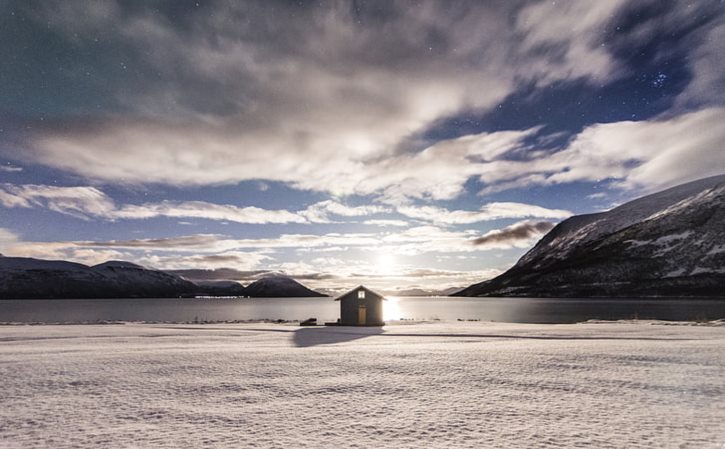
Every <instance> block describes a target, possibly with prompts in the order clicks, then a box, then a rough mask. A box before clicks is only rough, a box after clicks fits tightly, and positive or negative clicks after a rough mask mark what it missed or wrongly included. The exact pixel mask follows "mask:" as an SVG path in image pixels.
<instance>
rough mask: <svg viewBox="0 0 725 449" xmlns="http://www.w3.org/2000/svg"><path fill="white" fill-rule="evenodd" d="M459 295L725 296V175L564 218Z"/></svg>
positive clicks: (458, 294)
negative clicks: (497, 272) (509, 263)
mask: <svg viewBox="0 0 725 449" xmlns="http://www.w3.org/2000/svg"><path fill="white" fill-rule="evenodd" d="M456 296H564V297H566V296H620V297H621V296H725V175H720V176H715V177H711V178H706V179H701V180H698V181H694V182H690V183H687V184H683V185H680V186H677V187H673V188H671V189H668V190H665V191H662V192H659V193H655V194H653V195H649V196H645V197H643V198H640V199H637V200H634V201H631V202H629V203H626V204H623V205H621V206H619V207H617V208H615V209H612V210H610V211H608V212H603V213H598V214H589V215H579V216H575V217H571V218H569V219H567V220H564V221H563V222H561V223H560V224H559V225H557V226H556V227H555V228H554V229H552V230H551V231H550V232H549V233H548V234H547V235H545V236H544V238H542V239H541V240H540V241H539V242H538V243H537V244H536V246H534V248H532V249H531V250H530V251H529V252H528V253H526V254H525V255H524V256H523V257H522V258H521V259H520V260H519V261H518V262H517V263H516V265H514V266H513V267H512V268H511V269H510V270H508V271H507V272H506V273H504V274H502V275H501V276H498V277H497V278H494V279H492V280H490V281H484V282H481V283H479V284H475V285H472V286H470V287H468V288H466V289H464V290H463V291H461V292H459V293H457V294H456Z"/></svg>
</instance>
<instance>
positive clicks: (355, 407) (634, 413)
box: [0, 322, 725, 449]
mask: <svg viewBox="0 0 725 449" xmlns="http://www.w3.org/2000/svg"><path fill="white" fill-rule="evenodd" d="M0 378H2V379H3V392H2V398H3V399H2V407H1V408H0V447H2V448H4V449H5V448H7V449H19V448H23V449H26V448H48V447H53V448H57V449H64V448H92V447H114V448H149V447H153V448H204V447H210V448H211V447H213V448H238V447H254V448H273V447H274V448H279V447H300V448H305V447H308V448H326V447H329V448H338V447H395V448H419V447H427V448H464V447H465V448H468V447H470V448H477V447H507V448H536V447H581V446H589V447H598V448H608V447H611V448H619V447H629V448H641V447H642V448H643V447H657V448H675V447H677V448H680V447H683V448H687V447H691V448H717V447H723V444H725V404H724V403H723V401H722V398H723V395H724V394H725V327H722V326H715V325H713V326H661V325H657V323H656V322H647V323H646V324H645V323H639V322H617V323H585V324H572V325H531V324H504V323H481V322H465V323H445V322H441V323H415V324H407V325H402V324H394V325H389V326H386V327H384V328H342V327H329V328H321V327H315V328H300V327H297V326H291V325H274V324H264V323H259V324H239V325H229V324H226V325H223V324H218V325H203V326H201V325H200V326H194V325H148V324H125V325H105V326H102V325H87V326H81V325H75V326H0Z"/></svg>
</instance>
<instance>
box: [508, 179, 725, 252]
mask: <svg viewBox="0 0 725 449" xmlns="http://www.w3.org/2000/svg"><path fill="white" fill-rule="evenodd" d="M723 192H725V175H720V176H714V177H710V178H705V179H700V180H698V181H693V182H689V183H686V184H682V185H679V186H676V187H672V188H670V189H667V190H664V191H662V192H658V193H654V194H652V195H648V196H645V197H642V198H639V199H636V200H633V201H630V202H628V203H625V204H623V205H621V206H618V207H616V208H614V209H612V210H610V211H607V212H602V213H597V214H589V215H577V216H574V217H571V218H569V219H567V220H565V221H563V222H562V223H560V225H559V226H558V229H557V228H554V230H553V231H551V232H550V235H551V236H552V238H551V239H547V237H544V239H542V240H541V241H540V242H539V243H538V244H537V245H536V246H535V247H534V248H533V249H531V250H530V251H529V252H528V253H526V254H525V255H524V256H523V257H522V258H521V259H520V260H519V262H518V263H517V265H518V266H522V265H525V264H526V263H529V262H531V261H534V260H536V259H537V258H543V259H556V260H564V259H566V257H567V256H568V255H569V254H570V253H571V252H572V251H573V250H574V249H576V248H577V247H579V246H581V245H583V244H585V243H587V242H591V241H594V240H596V239H598V238H600V237H602V236H606V235H611V234H614V233H616V232H619V231H621V230H623V229H625V228H628V227H629V226H632V225H634V224H637V223H640V222H643V221H656V220H658V219H662V218H666V217H667V216H675V215H677V214H678V213H684V211H685V210H686V209H688V208H690V209H697V208H698V207H700V206H701V205H703V204H708V203H714V202H718V204H721V203H720V200H719V198H720V197H721V196H723V194H724V193H723ZM688 236H689V235H681V234H679V235H672V236H671V237H672V238H673V239H674V240H685V239H686V238H687V237H688ZM658 240H659V239H658ZM629 242H630V243H631V244H632V245H634V246H633V247H637V246H642V245H646V244H650V243H652V242H651V241H645V240H630V241H629ZM664 243H670V242H667V241H664V240H663V241H660V242H658V244H664ZM665 252H666V251H665Z"/></svg>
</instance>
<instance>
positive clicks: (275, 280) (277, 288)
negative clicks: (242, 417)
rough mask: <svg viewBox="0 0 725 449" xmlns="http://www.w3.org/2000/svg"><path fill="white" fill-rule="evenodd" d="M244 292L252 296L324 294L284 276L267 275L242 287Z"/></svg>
mask: <svg viewBox="0 0 725 449" xmlns="http://www.w3.org/2000/svg"><path fill="white" fill-rule="evenodd" d="M244 294H245V295H246V296H250V297H252V298H284V297H298V298H301V297H312V296H325V295H323V294H322V293H318V292H316V291H314V290H310V289H309V288H307V287H305V286H304V285H302V284H300V283H299V282H297V281H295V280H294V279H292V278H289V277H286V276H268V277H264V278H262V279H259V280H257V281H254V282H252V283H251V284H249V285H248V286H247V287H246V288H245V289H244Z"/></svg>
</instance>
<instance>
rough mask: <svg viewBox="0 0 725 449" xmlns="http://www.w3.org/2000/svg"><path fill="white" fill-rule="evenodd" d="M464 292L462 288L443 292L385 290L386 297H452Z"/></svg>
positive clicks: (412, 289) (421, 289) (423, 289)
mask: <svg viewBox="0 0 725 449" xmlns="http://www.w3.org/2000/svg"><path fill="white" fill-rule="evenodd" d="M460 290H462V287H448V288H446V289H443V290H437V289H425V288H408V289H401V290H384V291H383V293H385V294H386V296H451V295H452V294H453V293H456V292H458V291H460Z"/></svg>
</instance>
